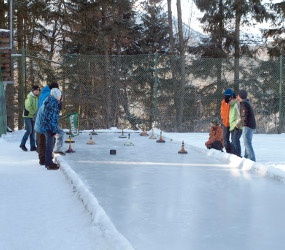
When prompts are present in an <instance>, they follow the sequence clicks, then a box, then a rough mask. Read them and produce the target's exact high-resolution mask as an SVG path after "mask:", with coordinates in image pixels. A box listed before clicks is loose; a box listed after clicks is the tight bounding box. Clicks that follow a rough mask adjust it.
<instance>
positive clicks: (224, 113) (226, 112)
mask: <svg viewBox="0 0 285 250" xmlns="http://www.w3.org/2000/svg"><path fill="white" fill-rule="evenodd" d="M232 98H233V91H232V90H231V89H226V90H225V92H224V99H223V100H222V103H221V108H220V115H221V119H222V129H223V142H224V146H225V149H226V152H227V153H231V152H232V150H231V142H230V122H229V116H230V105H229V101H230V99H232Z"/></svg>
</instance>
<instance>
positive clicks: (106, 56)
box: [102, 2, 112, 128]
mask: <svg viewBox="0 0 285 250" xmlns="http://www.w3.org/2000/svg"><path fill="white" fill-rule="evenodd" d="M106 22H107V20H106V3H105V2H103V5H102V25H103V27H104V25H106ZM108 48H109V42H108V37H107V36H106V35H105V36H104V61H105V63H104V66H105V77H104V78H105V79H104V80H105V96H106V103H107V105H106V116H105V117H106V127H107V128H110V127H111V107H112V103H111V89H112V86H111V79H110V74H109V67H110V66H109V64H110V62H109V53H108Z"/></svg>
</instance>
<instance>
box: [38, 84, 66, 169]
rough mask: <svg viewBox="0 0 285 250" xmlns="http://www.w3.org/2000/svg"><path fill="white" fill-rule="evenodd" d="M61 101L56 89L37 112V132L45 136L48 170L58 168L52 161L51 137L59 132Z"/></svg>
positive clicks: (52, 141)
mask: <svg viewBox="0 0 285 250" xmlns="http://www.w3.org/2000/svg"><path fill="white" fill-rule="evenodd" d="M60 99H61V92H60V90H59V89H57V88H53V89H52V90H51V91H50V96H49V97H47V99H46V100H45V101H44V103H43V105H42V107H41V108H40V110H39V112H40V113H41V118H40V120H41V121H40V123H41V126H40V129H39V131H38V132H40V133H42V134H44V135H45V139H46V151H45V166H46V168H47V169H48V170H57V169H59V166H58V165H57V164H56V163H54V162H53V161H52V151H53V146H54V140H53V137H54V136H55V135H56V134H57V133H58V132H59V129H58V128H59V126H58V118H59V111H60V110H59V102H60Z"/></svg>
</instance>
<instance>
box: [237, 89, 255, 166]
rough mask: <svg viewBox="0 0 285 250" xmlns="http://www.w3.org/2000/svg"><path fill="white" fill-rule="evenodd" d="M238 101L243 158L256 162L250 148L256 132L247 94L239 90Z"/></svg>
mask: <svg viewBox="0 0 285 250" xmlns="http://www.w3.org/2000/svg"><path fill="white" fill-rule="evenodd" d="M238 100H239V102H240V116H241V123H242V126H243V129H242V137H243V141H244V148H245V151H244V157H245V158H247V159H250V160H252V161H256V158H255V153H254V150H253V147H252V137H253V134H254V133H255V130H256V121H255V117H254V112H253V109H252V106H251V105H250V103H249V100H247V92H246V90H244V89H241V90H240V91H239V93H238Z"/></svg>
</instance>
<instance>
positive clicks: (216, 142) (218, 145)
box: [205, 119, 224, 151]
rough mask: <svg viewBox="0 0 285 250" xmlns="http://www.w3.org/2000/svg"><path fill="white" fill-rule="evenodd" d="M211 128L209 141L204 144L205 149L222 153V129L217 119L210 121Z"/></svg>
mask: <svg viewBox="0 0 285 250" xmlns="http://www.w3.org/2000/svg"><path fill="white" fill-rule="evenodd" d="M210 125H211V128H210V133H209V139H208V141H206V142H205V146H206V147H207V149H211V148H213V149H216V150H220V151H223V147H224V143H223V129H222V127H221V126H220V123H219V121H218V119H213V120H212V121H211V124H210Z"/></svg>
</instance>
